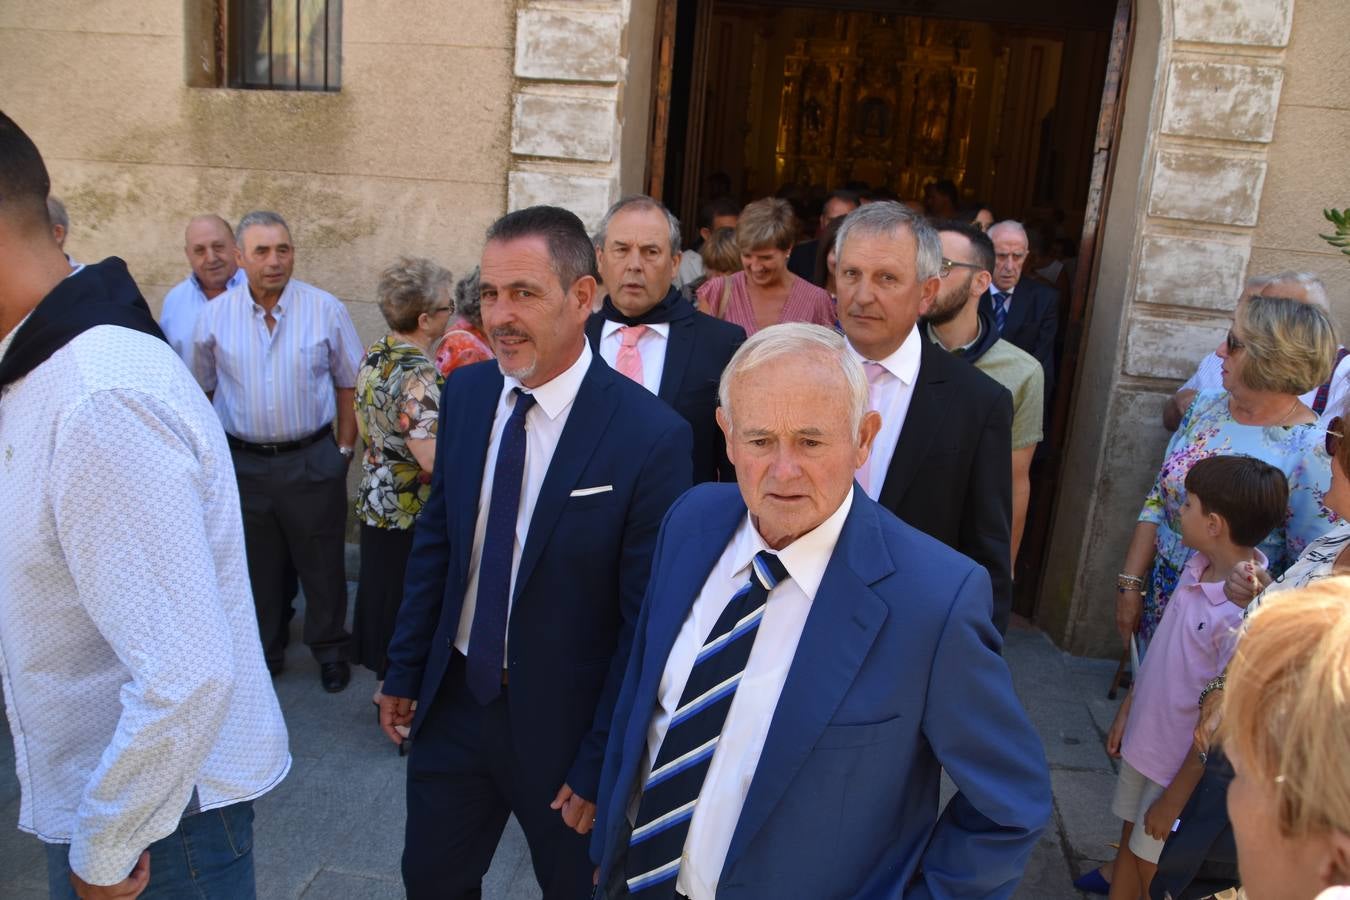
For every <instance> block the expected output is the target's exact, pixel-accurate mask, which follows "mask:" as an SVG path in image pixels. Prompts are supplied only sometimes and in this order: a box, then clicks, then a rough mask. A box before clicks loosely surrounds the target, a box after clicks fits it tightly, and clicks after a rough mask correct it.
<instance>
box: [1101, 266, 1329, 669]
mask: <svg viewBox="0 0 1350 900" xmlns="http://www.w3.org/2000/svg"><path fill="white" fill-rule="evenodd" d="M1270 287H1271V286H1270V285H1267V286H1265V287H1264V288H1262V291H1265V292H1266V293H1268V292H1269V290H1268V289H1269V288H1270ZM1216 352H1217V353H1218V355H1219V356H1220V357H1221V358H1222V359H1223V386H1224V390H1222V391H1202V392H1200V393H1199V394H1197V395H1196V396H1195V399H1194V400H1192V401H1191V404H1190V406H1189V408H1187V410H1186V412H1185V414H1184V415H1183V417H1182V420H1181V426H1180V427H1179V428H1178V429H1177V432H1176V434H1174V435H1172V439H1171V442H1170V443H1169V444H1168V445H1167V451H1166V453H1165V455H1164V456H1163V463H1162V467H1161V468H1160V469H1159V471H1158V477H1157V479H1156V480H1155V481H1154V484H1153V488H1152V490H1150V491H1149V493H1148V496H1147V497H1146V498H1145V500H1144V508H1143V510H1142V511H1141V512H1140V514H1139V520H1138V523H1137V524H1136V526H1135V531H1134V538H1133V540H1132V541H1131V542H1130V546H1129V550H1128V551H1127V552H1126V556H1125V564H1124V566H1123V567H1122V569H1121V574H1120V575H1118V576H1117V577H1116V584H1115V590H1116V628H1117V630H1118V631H1119V633H1120V636H1121V639H1122V640H1123V641H1124V642H1125V643H1126V644H1127V645H1128V644H1129V641H1130V638H1131V636H1132V635H1134V634H1135V633H1136V631H1137V632H1138V635H1139V638H1140V641H1141V643H1142V644H1143V645H1144V646H1145V647H1146V646H1147V642H1148V640H1149V639H1150V638H1151V637H1152V635H1153V631H1154V629H1155V628H1156V627H1157V624H1158V621H1159V620H1160V619H1161V617H1162V613H1163V610H1164V609H1165V608H1166V606H1167V601H1168V599H1169V598H1170V597H1171V594H1172V590H1173V589H1174V588H1175V587H1176V584H1177V579H1178V577H1179V575H1180V573H1181V570H1182V568H1183V567H1184V565H1185V563H1186V560H1187V559H1188V558H1189V555H1190V553H1189V551H1188V550H1187V549H1186V548H1185V547H1183V546H1182V545H1181V537H1180V533H1179V528H1180V524H1179V523H1180V515H1181V505H1182V502H1183V501H1184V500H1185V479H1186V473H1187V472H1188V471H1190V467H1191V465H1192V464H1194V463H1195V462H1196V461H1197V460H1200V459H1204V458H1205V457H1208V456H1215V455H1217V454H1222V453H1227V454H1232V453H1239V454H1245V455H1247V456H1254V457H1256V458H1257V459H1260V460H1263V461H1264V462H1267V463H1270V464H1271V465H1273V466H1275V467H1276V468H1277V469H1279V470H1280V471H1281V472H1283V473H1284V475H1285V477H1286V478H1287V479H1288V481H1289V514H1288V516H1287V517H1286V519H1285V521H1284V523H1283V524H1282V525H1281V526H1280V527H1279V528H1277V529H1275V530H1274V531H1272V532H1271V533H1270V535H1269V536H1268V537H1267V538H1266V540H1265V541H1263V542H1262V543H1261V546H1260V549H1261V552H1262V553H1264V554H1265V555H1266V558H1267V559H1268V560H1269V566H1270V570H1271V573H1272V574H1273V575H1276V576H1278V575H1279V574H1280V573H1282V572H1283V571H1284V570H1285V569H1286V568H1287V567H1288V566H1289V565H1290V564H1291V563H1293V562H1294V560H1295V559H1297V558H1298V556H1299V554H1301V553H1302V552H1303V550H1304V548H1305V547H1306V546H1307V545H1308V544H1309V543H1310V542H1311V541H1313V540H1314V539H1316V538H1318V537H1320V536H1321V535H1322V534H1324V533H1325V532H1326V531H1327V530H1328V529H1329V528H1330V527H1331V519H1330V514H1329V513H1328V512H1327V510H1326V508H1325V506H1324V497H1325V494H1326V492H1327V489H1328V487H1329V485H1330V481H1331V459H1330V457H1329V456H1328V455H1327V452H1326V449H1325V448H1324V447H1323V446H1322V445H1323V438H1324V435H1325V432H1324V430H1323V429H1322V428H1321V427H1319V426H1318V424H1317V416H1316V415H1315V414H1314V413H1313V411H1312V410H1311V409H1309V408H1308V407H1307V406H1305V405H1304V404H1303V403H1302V401H1301V400H1300V399H1299V395H1300V394H1302V393H1304V392H1305V391H1307V390H1309V389H1311V388H1314V387H1316V386H1317V385H1319V384H1321V383H1322V382H1323V381H1325V380H1326V378H1327V376H1328V375H1329V374H1330V369H1331V360H1332V358H1333V357H1334V356H1335V353H1336V334H1335V330H1334V328H1333V327H1332V324H1331V320H1330V319H1329V318H1328V316H1327V314H1326V312H1325V311H1323V310H1322V309H1319V308H1318V307H1317V306H1314V305H1313V304H1310V303H1303V302H1300V301H1298V300H1294V299H1289V298H1285V297H1277V296H1268V295H1261V294H1258V295H1257V296H1249V297H1245V298H1244V299H1243V300H1242V301H1241V302H1240V303H1239V304H1238V309H1237V315H1236V317H1235V319H1234V320H1233V325H1232V327H1231V328H1230V329H1229V332H1228V335H1227V337H1226V338H1225V339H1224V341H1223V343H1221V344H1220V345H1219V347H1218V350H1217V351H1216Z"/></svg>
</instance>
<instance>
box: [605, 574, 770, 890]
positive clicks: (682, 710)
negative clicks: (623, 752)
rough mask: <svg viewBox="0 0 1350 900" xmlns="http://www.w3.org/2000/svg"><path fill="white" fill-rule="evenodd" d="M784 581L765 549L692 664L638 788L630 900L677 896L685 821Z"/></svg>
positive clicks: (686, 831) (629, 866) (629, 865)
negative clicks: (768, 608) (757, 637)
mask: <svg viewBox="0 0 1350 900" xmlns="http://www.w3.org/2000/svg"><path fill="white" fill-rule="evenodd" d="M788 577H789V576H788V573H787V569H785V568H784V567H783V564H782V562H780V561H779V559H778V557H777V556H775V555H774V554H772V553H770V552H768V551H767V550H761V551H760V552H759V553H756V554H755V558H754V560H753V561H752V563H751V573H750V581H749V583H748V584H746V585H745V587H743V588H741V589H740V590H739V591H737V592H736V595H735V596H734V597H732V598H731V602H729V603H728V604H727V606H726V609H724V610H723V611H722V615H721V616H720V617H719V618H718V619H717V624H716V625H714V626H713V629H712V632H711V633H710V634H709V635H708V639H707V641H705V642H704V644H703V647H702V648H701V649H700V650H699V651H698V656H697V657H696V658H695V659H694V667H693V668H692V669H691V670H690V672H689V681H688V682H686V684H685V686H684V693H682V694H681V695H680V705H679V708H678V709H676V710H675V714H674V715H673V716H671V717H670V725H669V727H668V729H667V731H666V736H665V739H664V740H662V741H661V749H660V751H659V752H658V753H657V754H656V761H655V763H654V764H653V766H652V773H651V774H650V775H648V776H647V782H646V784H644V785H643V786H642V800H641V802H640V803H639V804H638V814H637V821H636V823H635V824H634V827H633V836H632V837H631V838H630V840H629V846H628V860H627V863H626V865H625V867H624V872H625V874H626V875H627V878H628V892H629V894H630V895H631V896H633V897H635V898H641V900H657V898H668V897H673V896H675V879H676V877H677V876H678V875H679V874H680V858H681V856H682V855H683V854H684V840H685V838H686V837H687V836H688V834H689V822H690V820H691V819H692V818H693V817H694V807H695V805H696V804H697V803H698V795H699V791H700V790H702V788H703V779H704V777H705V776H706V775H707V774H708V766H709V765H711V763H712V758H713V754H714V753H715V752H716V750H717V742H718V740H719V739H720V738H721V736H722V726H723V725H724V724H725V723H726V718H727V712H728V710H730V709H731V701H732V700H733V699H734V698H735V696H736V688H737V686H738V685H739V684H740V681H741V675H742V674H743V673H744V672H745V664H746V662H747V661H748V660H749V659H750V649H751V647H753V646H754V643H755V635H756V633H758V631H759V622H760V619H761V618H763V616H764V606H765V604H766V603H767V602H768V599H769V592H770V591H772V590H773V589H774V586H775V585H777V584H779V583H780V582H782V581H783V579H785V578H788Z"/></svg>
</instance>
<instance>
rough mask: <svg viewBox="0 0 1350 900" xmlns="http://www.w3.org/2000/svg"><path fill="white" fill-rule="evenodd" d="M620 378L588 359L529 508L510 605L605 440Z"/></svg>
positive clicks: (600, 361)
mask: <svg viewBox="0 0 1350 900" xmlns="http://www.w3.org/2000/svg"><path fill="white" fill-rule="evenodd" d="M622 377H623V376H622V375H616V374H614V372H613V371H612V370H611V369H610V368H609V366H607V365H605V361H604V360H603V359H601V358H600V356H599V354H596V355H595V356H593V357H592V358H591V365H590V367H589V368H588V369H587V370H586V377H585V378H583V379H582V381H581V388H580V389H579V390H578V391H577V398H576V400H574V401H573V402H572V411H571V412H569V413H568V414H567V425H566V426H564V427H563V432H562V436H561V437H560V438H559V439H558V446H557V448H556V449H555V450H554V451H553V460H552V461H551V462H550V463H549V467H548V472H547V473H546V474H545V475H544V483H543V485H542V486H541V487H540V488H539V497H538V499H536V500H535V503H534V515H533V516H532V517H531V519H530V530H529V532H528V533H527V534H526V536H525V546H524V548H523V549H522V550H521V552H520V567H519V568H517V569H516V589H515V596H514V597H513V598H512V599H513V600H514V599H515V597H519V596H520V591H521V588H523V587H524V586H525V585H526V584H528V583H529V580H530V574H531V573H532V572H533V571H534V567H535V565H536V564H537V563H538V562H539V557H540V555H541V554H542V553H543V552H544V547H545V546H546V545H547V544H548V539H549V537H550V536H551V535H552V534H553V526H554V525H556V524H557V523H558V517H559V516H560V515H562V511H563V506H565V505H566V503H567V498H568V496H569V495H570V494H571V492H572V491H573V490H574V489H575V488H576V487H577V479H579V478H580V477H581V472H582V470H583V469H584V468H585V467H586V463H588V462H589V461H590V459H591V456H592V455H594V453H595V448H596V447H597V446H598V445H599V444H600V441H601V439H602V438H604V436H605V429H606V428H607V427H608V426H609V420H610V419H611V418H613V416H614V411H615V409H617V407H618V401H617V398H616V397H615V395H614V391H612V390H610V387H611V384H610V381H609V379H612V378H622Z"/></svg>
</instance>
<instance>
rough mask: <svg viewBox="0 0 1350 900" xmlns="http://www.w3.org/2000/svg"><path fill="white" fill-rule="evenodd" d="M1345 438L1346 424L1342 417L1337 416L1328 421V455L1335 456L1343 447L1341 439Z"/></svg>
mask: <svg viewBox="0 0 1350 900" xmlns="http://www.w3.org/2000/svg"><path fill="white" fill-rule="evenodd" d="M1344 438H1345V426H1344V424H1343V423H1342V422H1341V417H1340V416H1336V417H1335V418H1333V419H1332V420H1331V421H1330V422H1328V423H1327V456H1332V457H1334V456H1335V455H1336V454H1337V453H1339V452H1340V449H1341V441H1342V440H1343V439H1344Z"/></svg>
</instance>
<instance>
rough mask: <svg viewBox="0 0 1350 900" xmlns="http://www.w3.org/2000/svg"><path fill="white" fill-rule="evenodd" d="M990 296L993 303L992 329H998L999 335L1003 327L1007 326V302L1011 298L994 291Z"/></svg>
mask: <svg viewBox="0 0 1350 900" xmlns="http://www.w3.org/2000/svg"><path fill="white" fill-rule="evenodd" d="M991 296H992V299H993V301H994V327H996V328H997V329H998V333H999V334H1002V333H1003V326H1004V325H1007V324H1008V301H1010V300H1011V299H1012V297H1011V296H1010V295H1008V294H1001V293H999V292H998V291H994V292H993V294H992V295H991Z"/></svg>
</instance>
